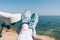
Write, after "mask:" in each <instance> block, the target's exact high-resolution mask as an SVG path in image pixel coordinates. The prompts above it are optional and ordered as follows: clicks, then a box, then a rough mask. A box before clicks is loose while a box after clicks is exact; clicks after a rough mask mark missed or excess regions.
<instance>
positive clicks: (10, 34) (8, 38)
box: [0, 29, 55, 40]
mask: <svg viewBox="0 0 60 40" xmlns="http://www.w3.org/2000/svg"><path fill="white" fill-rule="evenodd" d="M17 37H18V34H17V33H16V32H15V31H13V30H10V31H6V29H4V30H3V32H2V37H1V38H0V40H17ZM35 40H55V39H54V38H51V37H49V36H44V35H37V36H36V38H35Z"/></svg>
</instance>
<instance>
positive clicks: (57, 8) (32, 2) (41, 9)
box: [0, 0, 60, 15]
mask: <svg viewBox="0 0 60 40" xmlns="http://www.w3.org/2000/svg"><path fill="white" fill-rule="evenodd" d="M24 10H31V11H32V12H36V13H38V14H39V15H60V0H0V11H3V12H10V13H20V12H21V13H22V12H24Z"/></svg>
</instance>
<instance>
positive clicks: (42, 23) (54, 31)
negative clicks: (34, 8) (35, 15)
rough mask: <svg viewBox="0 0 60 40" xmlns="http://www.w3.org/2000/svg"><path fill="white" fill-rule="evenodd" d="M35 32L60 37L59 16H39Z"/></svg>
mask: <svg viewBox="0 0 60 40" xmlns="http://www.w3.org/2000/svg"><path fill="white" fill-rule="evenodd" d="M36 30H37V34H42V35H49V36H53V37H57V38H60V16H39V22H38V24H37V28H36Z"/></svg>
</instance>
